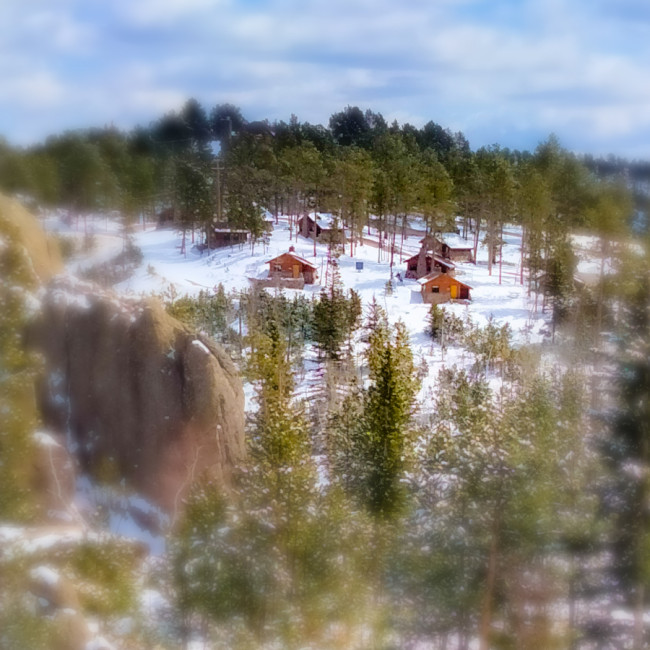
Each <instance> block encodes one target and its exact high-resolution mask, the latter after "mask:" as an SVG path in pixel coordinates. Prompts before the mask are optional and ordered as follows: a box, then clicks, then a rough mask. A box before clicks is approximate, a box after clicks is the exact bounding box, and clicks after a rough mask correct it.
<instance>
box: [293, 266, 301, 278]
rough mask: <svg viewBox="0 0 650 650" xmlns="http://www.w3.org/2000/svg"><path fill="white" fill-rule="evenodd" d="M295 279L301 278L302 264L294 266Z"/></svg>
mask: <svg viewBox="0 0 650 650" xmlns="http://www.w3.org/2000/svg"><path fill="white" fill-rule="evenodd" d="M293 277H294V278H299V277H300V264H294V265H293Z"/></svg>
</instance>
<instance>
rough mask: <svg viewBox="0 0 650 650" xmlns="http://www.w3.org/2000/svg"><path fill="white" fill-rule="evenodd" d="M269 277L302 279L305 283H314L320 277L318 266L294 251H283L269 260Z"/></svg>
mask: <svg viewBox="0 0 650 650" xmlns="http://www.w3.org/2000/svg"><path fill="white" fill-rule="evenodd" d="M268 264H269V278H274V279H280V280H282V279H293V280H299V279H302V280H303V281H304V284H314V282H315V281H316V279H317V278H318V273H317V272H316V271H317V267H316V266H315V265H314V264H312V263H311V262H309V261H308V260H306V259H305V258H304V257H300V255H296V254H295V253H294V252H291V251H289V252H288V253H282V255H278V257H274V258H273V259H272V260H269V261H268Z"/></svg>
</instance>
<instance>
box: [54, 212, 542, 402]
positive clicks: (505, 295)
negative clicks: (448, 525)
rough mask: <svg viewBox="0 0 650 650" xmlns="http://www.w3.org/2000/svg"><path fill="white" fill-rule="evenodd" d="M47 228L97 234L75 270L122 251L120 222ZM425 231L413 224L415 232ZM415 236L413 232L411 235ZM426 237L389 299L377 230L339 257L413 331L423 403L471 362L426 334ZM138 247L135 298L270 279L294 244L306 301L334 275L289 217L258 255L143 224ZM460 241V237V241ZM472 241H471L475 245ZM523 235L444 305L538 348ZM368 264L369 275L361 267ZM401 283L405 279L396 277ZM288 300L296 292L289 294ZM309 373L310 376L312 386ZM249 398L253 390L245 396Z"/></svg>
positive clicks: (475, 270)
mask: <svg viewBox="0 0 650 650" xmlns="http://www.w3.org/2000/svg"><path fill="white" fill-rule="evenodd" d="M45 225H46V227H48V228H49V229H51V230H56V231H58V232H59V233H62V234H66V231H67V233H72V234H75V233H76V234H77V236H80V234H83V232H90V233H93V236H94V242H95V248H94V250H93V251H92V252H91V253H90V254H89V255H88V256H86V257H84V256H81V257H79V256H77V257H75V258H73V259H72V260H71V261H70V263H69V267H70V268H71V270H72V271H74V270H76V269H78V268H80V267H87V265H88V264H89V262H90V261H92V262H96V263H101V262H105V261H106V258H107V256H108V255H109V254H117V252H119V251H120V250H121V247H122V246H123V241H124V239H123V237H122V235H121V232H120V227H119V224H116V223H115V222H111V221H110V220H107V219H106V218H105V217H95V218H89V219H88V220H87V221H86V223H85V224H84V223H81V224H79V223H76V222H75V223H71V224H69V225H68V226H67V227H66V225H65V224H64V223H63V222H62V221H61V219H60V218H56V217H50V218H49V219H48V220H46V222H45ZM418 225H420V224H419V223H418V222H417V220H415V221H414V222H413V223H412V225H411V228H414V229H417V228H418ZM411 232H414V231H413V230H411ZM423 234H424V233H423V232H420V233H418V234H417V235H416V234H413V235H411V236H410V237H405V239H404V241H403V242H400V241H399V238H398V244H397V246H398V251H399V250H401V253H402V254H401V255H400V254H399V253H396V254H395V256H394V266H393V290H392V293H387V291H386V284H387V282H388V281H389V280H390V277H391V267H390V259H389V254H388V252H387V251H382V252H381V253H380V251H379V250H378V248H377V241H378V237H377V234H376V232H374V231H373V232H372V233H371V234H370V235H369V234H368V233H367V230H366V231H365V232H364V244H362V245H358V246H356V249H355V251H354V256H353V257H352V256H350V245H349V244H348V245H346V247H345V252H344V254H342V255H341V256H340V257H339V260H338V267H339V274H340V278H341V281H342V283H343V285H344V286H345V288H346V289H354V290H355V291H357V292H358V293H359V295H360V297H361V300H362V302H363V304H364V307H366V306H367V305H368V304H369V303H370V301H371V300H372V299H373V297H374V298H375V299H376V300H377V301H378V302H379V304H380V305H381V306H382V307H384V308H385V310H386V312H387V314H388V317H389V319H390V321H391V322H396V321H398V320H401V321H402V322H404V324H405V325H406V328H407V330H408V332H409V336H410V341H411V346H412V349H413V354H414V357H415V359H416V361H417V362H418V364H426V367H427V368H428V375H427V377H426V378H425V379H424V380H423V382H422V391H421V393H420V397H421V398H422V399H423V400H424V398H425V396H426V395H427V393H428V390H429V389H430V388H431V387H432V385H433V383H434V382H435V378H436V377H437V375H438V372H439V370H440V368H441V367H442V366H443V365H446V366H450V365H454V364H462V363H464V361H465V357H466V356H467V355H466V353H465V352H463V351H462V350H460V349H453V348H449V349H447V350H446V351H445V352H444V354H443V351H442V350H441V348H440V347H439V346H438V345H433V344H432V341H431V338H430V337H429V336H428V335H427V334H426V332H425V328H426V326H427V320H428V313H429V309H430V307H429V305H427V304H423V303H422V299H421V295H420V286H419V285H418V283H417V281H416V280H410V279H405V278H404V275H405V270H406V265H405V263H404V262H405V260H406V259H407V258H409V257H411V256H412V255H414V254H415V253H416V252H417V251H418V250H419V248H420V244H419V241H420V239H421V238H422V236H423ZM133 237H134V241H135V244H136V245H137V246H138V247H139V248H140V249H141V251H142V253H143V262H142V264H141V265H140V266H139V267H138V268H137V269H136V270H135V272H134V274H133V275H132V276H131V277H129V278H128V279H127V280H125V281H124V282H122V283H120V284H118V285H117V286H116V287H115V288H116V290H117V291H118V292H120V293H123V294H125V295H129V296H139V295H143V296H144V295H151V294H158V295H163V296H165V295H170V293H171V292H173V293H174V294H175V295H184V294H187V295H196V294H198V293H199V291H201V290H208V291H211V290H213V289H214V288H216V286H217V285H218V284H222V285H223V286H224V288H225V290H226V291H231V290H241V289H245V288H248V287H250V281H249V278H261V277H265V276H266V275H267V273H268V269H269V266H268V264H267V262H268V261H269V260H270V259H272V258H273V257H275V256H277V255H280V254H281V253H284V252H287V251H288V250H289V247H290V246H293V247H294V249H295V252H296V253H297V254H298V255H301V256H302V257H304V258H306V259H307V260H309V261H310V262H312V263H313V264H315V265H316V266H317V268H318V275H319V284H315V285H306V286H305V288H304V290H303V292H304V294H306V295H307V296H315V295H317V294H318V293H319V292H320V290H321V287H322V285H323V284H324V283H325V280H326V276H327V274H328V267H327V258H328V250H327V246H326V245H325V244H320V243H317V244H316V247H315V255H314V242H313V241H312V240H311V239H306V238H304V237H302V236H300V235H296V230H295V228H294V229H293V231H291V230H290V227H289V223H288V220H287V218H286V217H280V219H279V223H278V224H276V225H275V227H274V229H273V231H272V233H271V236H270V240H269V242H268V245H263V244H262V243H261V242H260V243H258V244H257V245H256V246H255V248H254V249H253V250H252V249H251V246H250V244H246V245H243V246H232V247H228V248H221V249H218V250H216V251H212V252H208V251H204V252H203V253H201V252H199V251H198V250H197V248H193V247H192V244H191V242H190V241H189V239H188V244H187V246H186V252H185V254H182V253H181V240H182V238H181V233H180V232H179V231H177V230H176V229H174V228H168V229H161V230H159V229H156V227H155V226H154V225H149V226H147V227H146V229H143V228H142V226H137V227H136V228H135V230H134V233H133ZM456 238H458V236H456ZM472 243H473V242H472V241H471V240H470V241H468V242H467V243H466V245H467V246H471V245H472ZM520 244H521V236H520V231H519V229H518V228H517V227H515V226H509V227H508V228H507V229H506V233H505V245H504V247H503V264H502V266H501V269H499V264H495V265H493V268H492V274H491V275H490V274H489V272H488V265H487V251H486V249H485V248H484V247H479V250H478V256H477V263H476V264H471V263H457V265H456V277H457V278H458V279H459V280H461V281H462V282H464V283H465V284H468V285H469V286H470V287H472V290H471V298H472V300H471V302H469V303H468V304H463V303H460V302H459V303H454V304H446V305H444V309H446V310H449V312H451V313H454V314H455V315H457V316H461V317H465V316H469V318H470V319H471V320H472V321H473V322H474V323H475V324H477V325H481V326H483V325H485V324H486V323H487V322H488V320H489V319H492V320H493V322H494V323H495V324H497V325H504V324H506V323H507V324H508V325H509V326H510V328H511V331H512V335H513V341H514V343H515V344H523V343H538V342H540V341H541V340H542V339H543V338H544V334H545V332H548V314H542V313H541V309H540V308H539V305H541V301H538V302H537V305H538V307H537V308H536V302H535V296H534V294H533V295H531V296H529V295H528V292H527V288H526V285H525V284H524V285H522V284H521V267H520V264H521V250H520ZM358 262H363V269H361V270H358V269H357V263H358ZM398 273H399V274H400V277H401V278H402V279H401V280H399V279H398V278H397V274H398ZM285 291H286V292H287V293H289V294H291V293H292V292H294V291H295V290H289V289H285ZM308 375H309V373H307V380H308V379H309V377H308ZM247 394H250V391H247Z"/></svg>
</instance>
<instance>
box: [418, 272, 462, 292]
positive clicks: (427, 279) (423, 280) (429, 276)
mask: <svg viewBox="0 0 650 650" xmlns="http://www.w3.org/2000/svg"><path fill="white" fill-rule="evenodd" d="M439 277H445V278H449V282H455V283H456V284H460V285H461V286H463V287H467V288H468V289H471V288H472V287H470V286H469V284H465V283H464V282H461V281H460V280H459V279H458V278H452V277H451V276H450V275H449V274H448V273H440V271H432V272H431V273H427V275H423V276H422V277H421V278H419V279H418V284H420V285H422V286H424V285H425V284H428V283H429V282H431V281H432V280H435V279H436V278H439Z"/></svg>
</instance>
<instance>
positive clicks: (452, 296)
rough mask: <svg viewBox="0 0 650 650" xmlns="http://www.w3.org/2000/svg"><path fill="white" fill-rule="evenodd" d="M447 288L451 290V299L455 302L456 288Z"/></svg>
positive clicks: (452, 286)
mask: <svg viewBox="0 0 650 650" xmlns="http://www.w3.org/2000/svg"><path fill="white" fill-rule="evenodd" d="M449 288H450V290H451V299H452V300H455V299H456V298H457V296H458V287H457V286H456V285H455V284H452V285H451V287H449Z"/></svg>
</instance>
